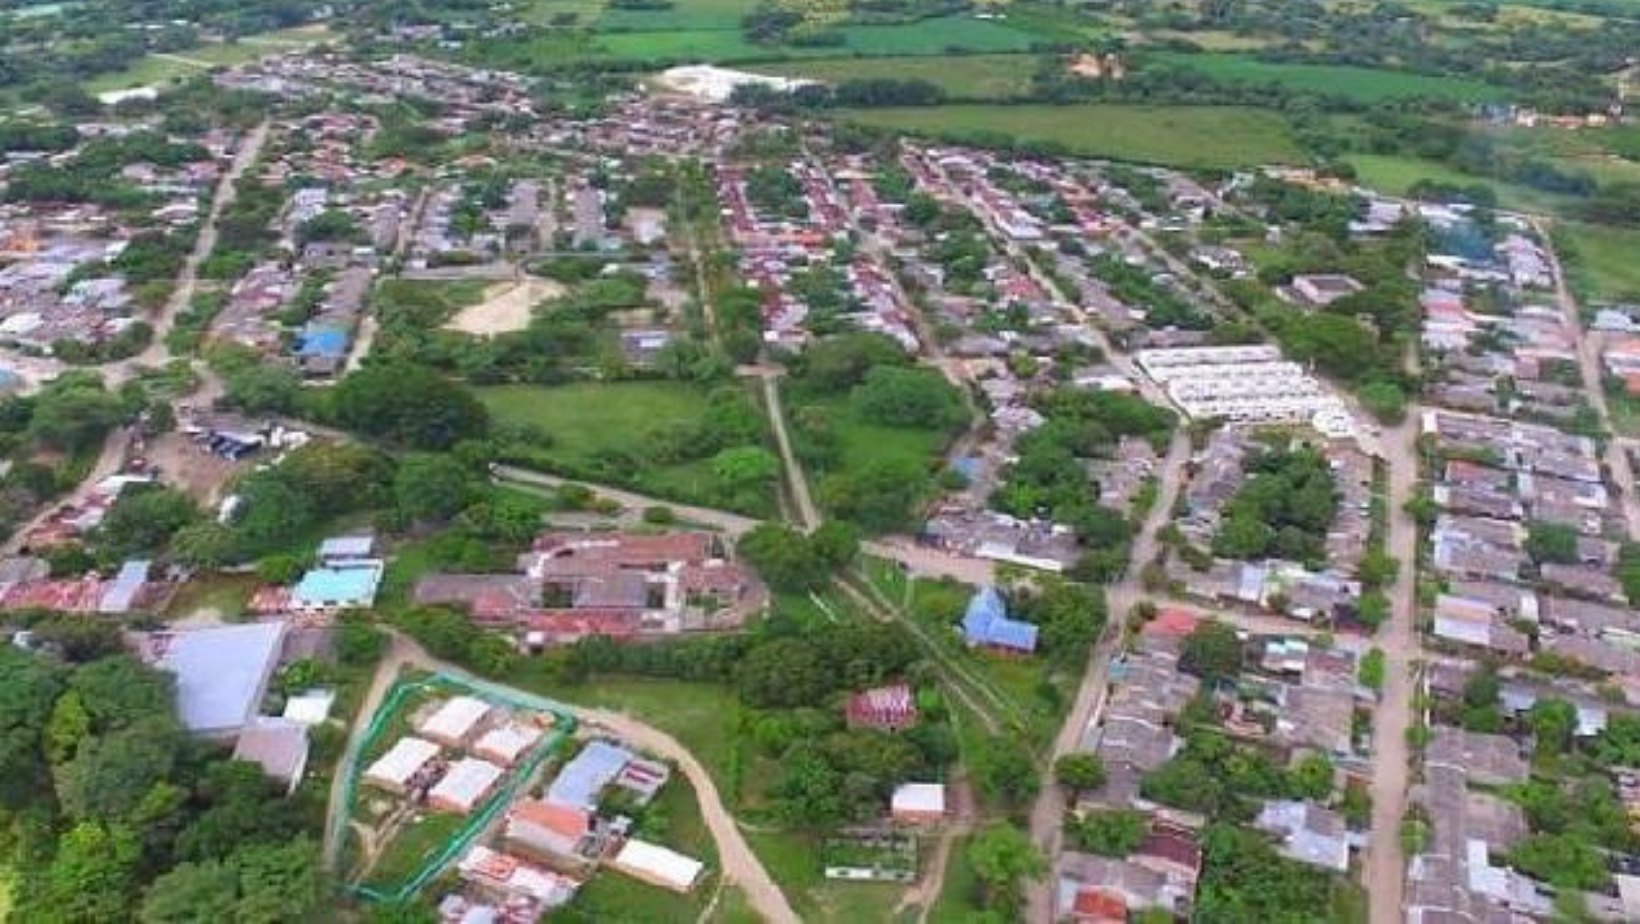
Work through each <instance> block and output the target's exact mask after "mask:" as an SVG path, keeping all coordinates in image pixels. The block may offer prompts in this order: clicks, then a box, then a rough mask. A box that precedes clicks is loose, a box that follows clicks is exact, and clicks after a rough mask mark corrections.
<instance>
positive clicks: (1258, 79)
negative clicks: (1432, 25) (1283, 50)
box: [1146, 52, 1504, 103]
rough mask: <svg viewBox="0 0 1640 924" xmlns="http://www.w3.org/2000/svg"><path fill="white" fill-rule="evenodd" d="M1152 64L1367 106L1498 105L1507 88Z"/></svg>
mask: <svg viewBox="0 0 1640 924" xmlns="http://www.w3.org/2000/svg"><path fill="white" fill-rule="evenodd" d="M1146 60H1147V61H1153V62H1156V63H1160V64H1166V65H1171V66H1175V67H1188V68H1190V69H1192V70H1195V71H1199V72H1201V73H1203V74H1206V75H1207V76H1209V77H1212V78H1214V79H1215V80H1221V81H1224V82H1226V83H1252V84H1259V85H1275V86H1278V87H1282V88H1284V89H1294V90H1308V91H1313V92H1319V93H1328V94H1333V95H1337V96H1343V97H1348V98H1349V99H1352V100H1356V101H1358V102H1363V103H1376V102H1382V101H1384V100H1389V99H1402V98H1410V97H1426V98H1430V99H1443V100H1452V101H1456V102H1464V103H1480V102H1497V101H1500V100H1502V99H1503V98H1504V91H1503V89H1502V88H1499V87H1495V86H1492V85H1491V84H1487V83H1483V82H1481V81H1478V80H1466V79H1462V78H1458V77H1432V76H1428V75H1425V74H1414V73H1410V72H1406V71H1390V70H1382V69H1377V68H1366V67H1347V66H1342V65H1325V64H1277V63H1270V62H1266V61H1261V60H1259V59H1258V58H1256V57H1254V56H1252V55H1246V54H1188V53H1180V52H1159V53H1155V54H1151V55H1148V56H1147V57H1146Z"/></svg>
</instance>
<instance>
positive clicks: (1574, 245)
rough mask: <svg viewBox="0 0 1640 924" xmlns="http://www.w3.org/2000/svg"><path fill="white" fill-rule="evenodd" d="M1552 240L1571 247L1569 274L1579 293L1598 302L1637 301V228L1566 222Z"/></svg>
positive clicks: (1639, 281) (1639, 247)
mask: <svg viewBox="0 0 1640 924" xmlns="http://www.w3.org/2000/svg"><path fill="white" fill-rule="evenodd" d="M1555 238H1556V240H1557V241H1563V242H1567V243H1570V244H1571V249H1572V251H1573V253H1572V254H1568V256H1571V257H1572V259H1571V260H1570V265H1569V266H1568V270H1567V271H1568V273H1569V274H1570V276H1571V279H1572V281H1573V283H1574V284H1575V285H1576V288H1577V290H1578V292H1579V293H1580V294H1583V295H1585V296H1586V297H1588V298H1592V299H1595V300H1598V301H1640V228H1614V227H1610V226H1607V225H1591V224H1585V223H1582V222H1567V223H1565V224H1563V225H1560V226H1558V227H1557V228H1556V232H1555Z"/></svg>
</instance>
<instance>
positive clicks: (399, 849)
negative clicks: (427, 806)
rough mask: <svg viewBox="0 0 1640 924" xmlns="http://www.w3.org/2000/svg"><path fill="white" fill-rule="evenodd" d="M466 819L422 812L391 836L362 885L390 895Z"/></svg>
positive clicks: (439, 847)
mask: <svg viewBox="0 0 1640 924" xmlns="http://www.w3.org/2000/svg"><path fill="white" fill-rule="evenodd" d="M466 824H467V819H466V818H464V817H462V816H460V815H455V814H451V813H449V812H423V813H422V814H421V817H419V818H417V819H416V820H415V821H412V822H410V823H409V824H407V825H405V826H404V827H403V828H401V829H399V831H398V832H397V833H396V834H394V835H393V839H392V841H390V842H389V843H388V845H387V846H386V847H385V848H384V849H383V850H382V853H381V856H379V857H377V858H376V863H375V865H374V866H372V867H371V868H370V875H369V876H367V877H365V884H366V885H369V886H373V887H375V888H379V889H381V890H383V891H386V892H392V891H394V890H396V889H398V888H399V886H401V885H403V884H404V882H405V881H406V880H408V879H409V878H410V877H411V876H414V875H415V874H416V873H417V872H418V871H420V870H421V869H422V867H424V866H426V865H427V864H428V863H429V862H431V861H432V860H433V859H434V858H435V857H436V856H438V854H439V852H440V851H442V850H444V849H445V847H447V846H448V845H449V843H450V841H451V840H452V839H453V838H454V837H455V836H456V833H457V832H458V831H460V830H461V829H462V827H463V826H465V825H466Z"/></svg>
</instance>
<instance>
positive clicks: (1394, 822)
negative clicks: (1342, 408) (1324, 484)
mask: <svg viewBox="0 0 1640 924" xmlns="http://www.w3.org/2000/svg"><path fill="white" fill-rule="evenodd" d="M1419 413H1420V408H1419V407H1418V406H1417V405H1413V406H1411V407H1409V408H1408V409H1407V421H1406V423H1403V424H1401V425H1400V426H1399V427H1396V428H1394V429H1389V430H1385V431H1384V434H1383V447H1384V450H1385V459H1386V461H1387V462H1388V464H1389V536H1388V551H1389V554H1390V555H1391V556H1393V557H1394V558H1395V560H1396V561H1397V562H1398V563H1399V564H1400V568H1399V570H1398V571H1397V572H1396V576H1395V583H1394V584H1393V585H1391V586H1390V588H1389V591H1388V593H1389V598H1390V604H1391V612H1390V620H1389V623H1388V624H1387V625H1385V626H1383V627H1382V628H1381V630H1380V631H1379V633H1378V637H1377V639H1376V641H1377V643H1378V645H1379V647H1381V648H1382V649H1383V650H1384V668H1385V670H1384V691H1383V696H1382V698H1381V699H1380V700H1379V703H1378V708H1377V710H1376V711H1375V713H1374V716H1373V736H1372V788H1371V792H1372V838H1371V840H1370V842H1369V843H1368V845H1367V856H1366V867H1365V872H1364V873H1363V878H1364V881H1365V884H1366V887H1367V894H1368V895H1370V896H1372V899H1371V901H1372V908H1371V920H1372V924H1395V922H1399V921H1400V920H1401V907H1402V904H1403V900H1404V896H1405V888H1406V857H1405V856H1403V855H1402V850H1401V837H1400V827H1401V819H1402V817H1403V816H1405V814H1406V804H1407V786H1408V784H1409V782H1410V774H1411V769H1412V749H1411V747H1410V746H1409V745H1408V744H1407V729H1408V727H1410V725H1411V724H1412V698H1413V696H1412V694H1413V686H1414V678H1413V675H1412V671H1413V668H1414V667H1415V664H1414V662H1415V661H1416V660H1417V659H1418V658H1419V657H1420V654H1421V648H1420V646H1419V642H1418V634H1417V628H1416V626H1415V625H1414V620H1415V618H1416V616H1417V593H1416V591H1417V588H1416V581H1415V579H1414V570H1415V565H1416V563H1417V556H1418V532H1417V526H1416V524H1414V523H1413V521H1412V518H1411V517H1409V516H1407V515H1406V513H1405V512H1404V507H1405V505H1406V502H1407V501H1408V500H1410V499H1411V498H1412V496H1413V493H1414V491H1416V489H1417V484H1418V455H1417V449H1416V443H1417V438H1418V417H1419Z"/></svg>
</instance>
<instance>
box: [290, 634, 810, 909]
mask: <svg viewBox="0 0 1640 924" xmlns="http://www.w3.org/2000/svg"><path fill="white" fill-rule="evenodd" d="M407 667H414V668H421V669H424V670H433V671H441V672H443V673H446V674H449V675H451V676H454V677H462V678H466V677H470V676H471V675H469V674H468V673H467V672H466V671H464V670H462V669H461V668H459V667H456V666H455V665H453V664H448V663H445V662H443V661H439V660H438V659H436V658H434V657H433V656H432V655H429V654H428V653H427V652H426V651H425V650H424V649H422V647H421V646H420V645H417V644H416V643H415V642H414V641H412V640H410V639H408V638H405V637H404V636H401V635H398V634H397V633H394V634H393V636H392V641H391V643H390V644H389V646H388V649H387V652H386V653H385V654H384V655H383V657H382V660H381V662H380V663H379V664H378V665H377V667H376V674H375V677H374V678H372V680H371V683H370V689H369V690H368V691H367V692H366V694H365V698H364V703H363V704H362V705H361V706H360V707H359V714H358V718H357V719H356V720H355V721H354V723H353V730H352V733H351V734H350V735H349V737H348V742H347V750H346V751H345V752H344V753H343V756H342V760H341V762H340V763H339V764H338V766H337V770H336V777H335V779H334V780H332V782H331V789H330V805H329V809H328V812H327V815H326V819H325V839H324V848H323V854H322V856H323V861H324V864H325V867H326V868H327V869H330V870H332V871H334V870H335V866H336V861H337V858H338V855H339V854H340V850H341V843H342V832H343V830H344V827H345V825H346V823H347V819H346V817H345V816H344V814H343V809H344V808H345V806H344V805H343V792H344V790H345V788H346V782H345V781H346V780H347V779H348V778H349V777H351V776H352V775H353V773H354V769H355V768H356V767H357V765H358V752H359V747H360V745H361V744H362V742H363V737H364V730H365V728H366V727H368V725H369V722H368V717H369V716H371V715H373V714H374V713H375V711H376V709H377V708H378V707H380V705H381V702H382V699H383V698H384V697H385V696H386V695H387V691H388V690H390V689H392V687H393V683H394V681H396V680H397V679H398V677H399V674H400V672H401V671H403V670H404V669H405V668H407ZM485 682H486V683H489V682H488V681H485ZM491 685H493V684H491ZM563 705H564V706H565V707H566V708H568V709H569V710H570V712H572V713H574V714H575V717H576V718H577V719H579V720H580V721H581V722H583V723H586V724H588V725H592V726H596V727H599V728H604V729H608V730H609V731H610V732H612V733H614V734H615V735H616V736H618V737H620V738H622V739H624V740H626V741H629V742H631V743H633V744H635V745H637V746H638V748H640V749H641V750H644V751H648V752H650V753H652V754H656V755H658V756H660V757H662V758H664V759H666V760H670V761H672V762H673V763H675V764H677V766H678V769H680V770H682V771H683V774H684V776H685V777H687V778H688V780H689V784H690V785H691V786H693V787H694V788H695V795H696V797H697V798H698V799H699V800H700V810H701V817H702V818H703V819H704V820H705V822H706V827H707V830H709V831H711V833H712V840H713V841H714V842H715V843H716V845H717V851H718V862H719V863H720V864H722V867H723V875H724V878H725V879H726V880H728V881H729V882H732V883H734V884H735V885H737V886H739V887H740V888H741V889H742V890H743V891H745V893H746V897H747V899H748V901H749V902H750V903H751V905H752V908H753V909H754V910H756V911H757V913H758V914H759V915H760V916H761V917H762V918H763V919H764V920H765V921H772V922H776V924H797V921H798V920H799V919H798V917H797V913H796V912H795V911H793V910H792V907H791V904H790V903H789V902H787V901H786V896H785V893H783V892H781V891H780V888H779V887H778V886H777V885H775V882H774V880H773V879H772V878H770V876H769V873H768V871H767V870H765V869H764V868H763V864H762V862H761V861H760V860H758V858H757V855H756V854H754V853H753V852H752V849H751V847H750V846H749V845H748V844H747V843H746V838H745V837H744V835H742V834H741V832H740V828H739V827H738V826H737V825H736V824H735V820H734V816H732V815H731V814H730V813H729V810H728V809H727V808H726V807H725V806H724V804H723V799H722V797H721V796H720V795H719V793H718V790H717V784H716V783H715V782H713V780H712V777H711V774H709V773H707V772H706V768H705V767H703V766H701V763H700V761H699V760H697V759H695V756H694V755H693V754H692V753H690V752H689V749H688V748H685V747H684V746H683V745H682V744H680V743H678V741H677V739H675V738H673V737H672V736H671V735H668V734H667V733H665V732H663V731H661V730H659V729H657V728H654V727H652V726H649V725H646V724H644V723H642V722H640V721H638V720H637V719H634V718H632V717H631V716H628V715H624V714H621V713H616V712H610V711H608V710H604V709H589V708H585V707H582V706H576V705H574V704H572V703H564V704H563Z"/></svg>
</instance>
